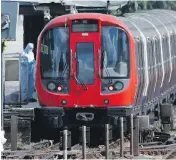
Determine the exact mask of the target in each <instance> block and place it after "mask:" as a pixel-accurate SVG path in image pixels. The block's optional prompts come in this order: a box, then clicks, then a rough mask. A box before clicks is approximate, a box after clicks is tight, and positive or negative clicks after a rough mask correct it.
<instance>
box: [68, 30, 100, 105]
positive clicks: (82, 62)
mask: <svg viewBox="0 0 176 160" xmlns="http://www.w3.org/2000/svg"><path fill="white" fill-rule="evenodd" d="M99 46H100V35H99V32H87V33H85V32H84V33H80V32H76V33H75V32H74V33H71V34H70V49H71V57H72V58H71V63H72V67H71V68H72V71H71V77H72V80H71V90H70V92H71V94H72V95H74V96H73V97H75V100H74V101H75V103H76V104H75V105H78V106H80V107H81V106H84V107H90V105H96V104H98V99H97V97H98V95H100V80H99V78H98V77H99V67H98V66H99V65H98V59H99V52H98V51H99V49H100V48H99Z"/></svg>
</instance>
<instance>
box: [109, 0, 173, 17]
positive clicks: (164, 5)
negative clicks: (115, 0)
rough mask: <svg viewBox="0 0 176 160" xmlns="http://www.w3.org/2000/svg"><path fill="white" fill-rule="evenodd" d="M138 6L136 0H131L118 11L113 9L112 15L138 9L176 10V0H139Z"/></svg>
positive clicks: (119, 14) (120, 14)
mask: <svg viewBox="0 0 176 160" xmlns="http://www.w3.org/2000/svg"><path fill="white" fill-rule="evenodd" d="M136 4H137V8H135V2H134V1H133V2H131V1H129V2H128V4H127V5H125V6H123V7H122V8H119V9H117V10H116V11H111V14H112V15H115V16H122V15H123V14H125V13H132V12H135V11H136V10H151V9H171V10H175V11H176V1H146V0H138V1H137V2H136Z"/></svg>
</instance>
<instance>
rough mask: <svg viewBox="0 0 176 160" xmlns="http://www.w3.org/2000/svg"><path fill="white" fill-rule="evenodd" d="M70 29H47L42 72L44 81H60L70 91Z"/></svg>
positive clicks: (42, 42)
mask: <svg viewBox="0 0 176 160" xmlns="http://www.w3.org/2000/svg"><path fill="white" fill-rule="evenodd" d="M69 64H70V63H69V29H68V28H65V27H57V28H53V29H50V30H47V31H46V32H45V33H44V34H43V37H42V41H41V54H40V72H41V78H42V80H43V83H45V84H46V85H47V83H48V82H51V81H52V82H54V83H57V84H56V85H57V86H58V85H59V83H60V84H62V85H63V86H64V88H66V90H65V93H67V91H68V87H69V86H68V85H69V80H68V79H69V68H70V66H69ZM55 91H56V92H57V90H55Z"/></svg>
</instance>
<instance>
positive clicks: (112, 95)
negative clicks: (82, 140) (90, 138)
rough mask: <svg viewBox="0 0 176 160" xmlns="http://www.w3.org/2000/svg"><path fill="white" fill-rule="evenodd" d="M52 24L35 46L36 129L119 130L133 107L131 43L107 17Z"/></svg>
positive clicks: (134, 73)
mask: <svg viewBox="0 0 176 160" xmlns="http://www.w3.org/2000/svg"><path fill="white" fill-rule="evenodd" d="M101 16H102V15H101ZM92 17H94V18H92ZM59 20H60V21H59ZM56 21H57V22H58V25H57V27H56V26H55V27H52V28H51V27H48V28H49V29H47V27H46V28H45V30H44V31H43V33H42V34H41V36H40V38H39V42H38V61H37V74H36V77H37V82H36V88H37V92H38V98H39V101H40V103H41V104H42V105H43V108H41V109H36V110H35V120H34V122H35V124H38V125H36V126H38V127H39V128H42V130H43V132H45V131H46V132H47V131H48V127H49V128H50V129H53V128H55V130H57V131H58V128H60V129H62V127H64V126H68V127H73V126H78V127H79V126H81V125H83V124H86V125H87V126H94V125H99V126H101V125H102V124H106V123H111V124H113V125H114V124H115V125H118V122H117V120H118V119H119V117H120V116H129V115H130V113H131V112H132V104H133V102H134V94H135V89H136V84H137V79H136V72H135V71H136V68H135V55H134V40H133V38H132V37H131V35H130V33H129V32H128V31H126V28H124V26H123V25H122V24H121V23H120V21H118V20H117V19H116V18H115V17H112V16H108V15H103V16H102V17H101V18H100V16H96V15H95V14H93V16H91V15H88V14H84V15H83V16H82V17H81V16H74V15H73V16H72V17H71V18H70V17H69V18H68V21H67V24H68V25H67V27H66V26H65V19H64V18H60V19H59V18H58V20H56ZM53 25H54V21H53ZM50 26H52V23H51V25H50ZM52 106H56V107H52ZM34 126H35V125H34ZM39 128H38V129H39ZM43 128H45V129H43ZM44 130H45V131H44ZM50 131H51V130H49V132H50Z"/></svg>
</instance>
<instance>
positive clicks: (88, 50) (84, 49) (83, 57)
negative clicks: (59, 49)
mask: <svg viewBox="0 0 176 160" xmlns="http://www.w3.org/2000/svg"><path fill="white" fill-rule="evenodd" d="M76 48H77V78H78V80H79V81H82V82H83V83H84V84H94V43H87V42H79V43H77V44H76Z"/></svg>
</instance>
